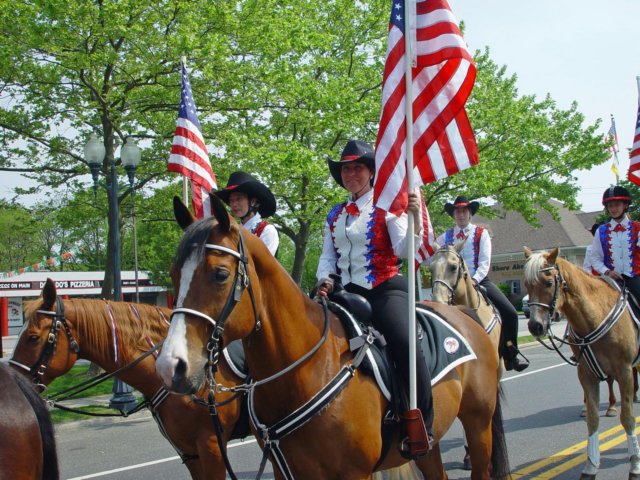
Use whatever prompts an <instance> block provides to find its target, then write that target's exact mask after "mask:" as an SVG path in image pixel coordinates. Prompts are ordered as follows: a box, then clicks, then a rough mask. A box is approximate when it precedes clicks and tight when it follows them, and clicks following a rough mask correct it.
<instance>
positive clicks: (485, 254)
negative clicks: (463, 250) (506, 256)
mask: <svg viewBox="0 0 640 480" xmlns="http://www.w3.org/2000/svg"><path fill="white" fill-rule="evenodd" d="M489 268H491V237H490V236H489V232H488V231H487V230H486V229H483V230H482V235H481V236H480V246H479V251H478V268H477V269H476V273H474V274H473V279H474V280H475V281H476V282H478V283H480V282H481V281H482V280H484V277H486V276H487V275H488V274H489Z"/></svg>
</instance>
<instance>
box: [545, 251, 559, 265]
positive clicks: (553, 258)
mask: <svg viewBox="0 0 640 480" xmlns="http://www.w3.org/2000/svg"><path fill="white" fill-rule="evenodd" d="M558 253H560V250H558V247H556V248H554V249H553V250H551V253H549V256H548V257H547V262H549V265H555V264H556V260H557V259H558Z"/></svg>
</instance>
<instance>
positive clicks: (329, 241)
mask: <svg viewBox="0 0 640 480" xmlns="http://www.w3.org/2000/svg"><path fill="white" fill-rule="evenodd" d="M337 264H338V254H337V253H336V249H335V248H334V246H333V238H332V237H331V230H330V229H329V224H328V223H325V226H324V240H323V242H322V253H321V254H320V260H319V262H318V269H317V270H316V278H317V279H318V280H320V279H322V278H329V274H330V273H337V268H336V265H337Z"/></svg>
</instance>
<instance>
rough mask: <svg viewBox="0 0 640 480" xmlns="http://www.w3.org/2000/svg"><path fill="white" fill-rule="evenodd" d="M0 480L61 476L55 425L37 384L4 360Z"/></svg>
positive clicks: (46, 479)
mask: <svg viewBox="0 0 640 480" xmlns="http://www.w3.org/2000/svg"><path fill="white" fill-rule="evenodd" d="M0 405H2V415H0V480H14V479H34V480H36V479H43V480H57V479H58V478H59V471H58V456H57V454H56V442H55V437H54V434H53V425H52V424H51V419H50V418H49V411H48V410H47V406H46V404H45V403H44V401H43V400H42V399H41V398H40V397H39V396H38V394H37V392H36V391H35V389H34V388H33V385H31V384H30V383H29V381H28V380H27V379H26V378H24V377H23V376H22V375H18V374H17V373H16V372H14V371H13V370H12V369H10V368H9V367H8V366H7V365H6V364H3V363H0Z"/></svg>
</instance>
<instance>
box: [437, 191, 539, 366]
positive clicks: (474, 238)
mask: <svg viewBox="0 0 640 480" xmlns="http://www.w3.org/2000/svg"><path fill="white" fill-rule="evenodd" d="M479 206H480V204H479V203H478V202H469V200H467V198H466V197H464V196H459V197H458V198H456V199H455V201H454V202H453V203H452V204H451V203H447V204H445V206H444V209H445V211H446V212H447V213H448V214H449V215H450V216H451V217H453V219H454V220H455V221H456V226H455V227H454V228H451V229H449V230H447V231H446V232H445V233H443V234H442V235H440V237H438V239H437V240H436V242H437V243H438V244H439V245H444V244H448V245H453V244H454V243H460V242H463V241H465V240H466V242H465V244H464V248H463V249H462V252H460V253H461V255H462V258H464V261H465V263H466V264H467V268H468V269H469V273H470V274H471V276H472V277H473V279H474V280H475V281H476V283H478V284H479V285H480V286H481V287H482V288H484V290H485V292H486V294H487V297H489V300H491V302H492V303H493V304H494V305H495V307H496V308H497V309H498V312H500V317H501V318H502V348H501V350H502V356H503V358H504V365H505V368H506V369H507V370H516V371H517V372H521V371H522V370H524V369H525V368H527V367H528V366H529V362H528V361H527V360H526V359H525V358H520V357H519V356H518V354H519V353H520V351H519V350H518V312H517V311H516V309H515V308H514V306H513V305H512V304H511V302H509V300H507V297H505V295H504V293H502V291H501V290H500V289H499V288H498V287H496V286H495V285H494V284H493V282H491V280H489V277H488V276H487V275H488V273H489V269H490V266H491V237H489V232H488V231H487V230H486V229H484V228H482V227H479V226H477V225H474V224H472V223H471V217H472V216H473V215H475V213H476V212H477V211H478V207H479Z"/></svg>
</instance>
